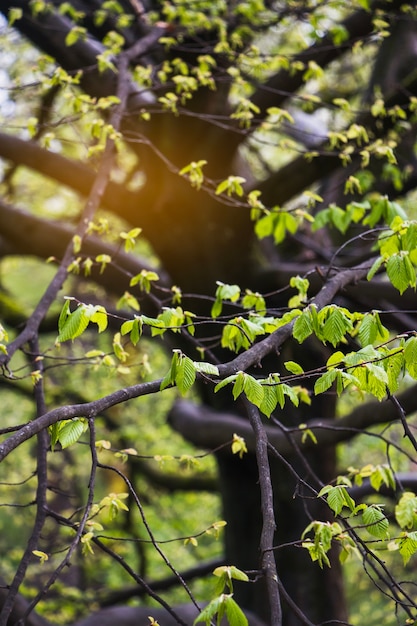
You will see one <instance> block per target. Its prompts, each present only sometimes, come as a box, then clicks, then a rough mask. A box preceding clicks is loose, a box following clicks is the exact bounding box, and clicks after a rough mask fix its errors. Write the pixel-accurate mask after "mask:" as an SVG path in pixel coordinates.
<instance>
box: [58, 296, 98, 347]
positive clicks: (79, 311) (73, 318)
mask: <svg viewBox="0 0 417 626" xmlns="http://www.w3.org/2000/svg"><path fill="white" fill-rule="evenodd" d="M89 322H90V319H89V316H88V314H87V312H86V307H85V305H83V304H80V305H79V306H78V307H77V308H76V309H75V311H74V312H73V313H70V315H69V316H68V317H67V319H66V320H65V322H64V324H63V326H62V329H61V331H60V333H59V335H58V337H57V342H58V343H62V342H63V341H68V340H69V339H75V338H76V337H79V336H80V335H82V334H83V332H84V331H85V329H86V328H87V326H88V324H89Z"/></svg>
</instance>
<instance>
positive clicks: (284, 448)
mask: <svg viewBox="0 0 417 626" xmlns="http://www.w3.org/2000/svg"><path fill="white" fill-rule="evenodd" d="M396 398H397V401H398V402H399V403H400V405H401V407H402V409H403V411H404V413H405V414H406V415H410V414H411V413H414V412H415V411H417V385H414V386H413V387H410V388H409V389H407V390H405V391H403V392H402V393H400V394H398V395H397V396H396ZM397 419H399V417H398V410H397V407H396V406H395V405H394V404H393V403H392V402H390V401H388V400H386V401H384V402H376V401H370V402H367V403H365V404H360V405H359V406H357V407H356V408H355V409H353V411H351V413H349V414H348V415H345V416H344V417H342V418H340V419H338V420H336V421H335V420H320V419H313V420H311V421H309V422H308V424H307V427H308V428H309V429H310V430H311V432H312V433H313V434H314V436H315V437H316V439H317V443H314V442H313V441H312V440H311V439H310V438H307V439H305V433H304V432H303V430H298V429H297V430H295V431H294V430H288V431H287V432H284V431H283V430H279V429H278V428H276V427H274V426H269V425H265V426H264V428H265V432H266V434H267V437H268V441H269V442H270V443H271V444H272V445H273V446H274V448H276V449H277V450H278V452H279V453H280V454H282V455H283V456H291V455H293V454H294V445H297V446H299V447H300V448H301V449H302V450H303V451H304V450H307V449H311V448H313V449H317V447H327V446H331V445H336V444H338V443H341V442H342V441H349V440H350V439H353V438H354V437H356V436H358V435H359V434H361V432H362V431H364V430H365V429H366V428H370V427H372V426H377V425H378V424H386V423H389V422H393V421H394V420H397ZM168 421H169V423H170V424H171V426H172V428H174V430H176V431H178V432H179V433H181V435H182V436H183V437H184V438H185V439H187V441H190V442H191V443H193V444H194V445H195V446H197V447H200V448H201V447H202V448H207V449H214V448H218V447H219V446H221V445H224V444H225V443H227V442H230V441H232V439H233V435H234V434H235V433H236V434H237V435H239V436H240V437H243V438H244V440H245V442H246V446H247V448H248V451H249V452H252V453H254V452H255V438H254V435H253V431H252V428H251V426H250V424H249V423H248V421H247V420H245V419H244V418H242V417H240V416H238V415H237V414H234V413H220V412H218V411H213V410H212V409H209V408H208V407H206V406H199V405H195V404H192V403H191V402H188V401H185V400H179V401H177V402H176V403H175V404H174V405H173V407H172V409H171V411H170V413H169V416H168ZM289 433H290V437H289V436H288V434H289ZM303 439H305V441H303Z"/></svg>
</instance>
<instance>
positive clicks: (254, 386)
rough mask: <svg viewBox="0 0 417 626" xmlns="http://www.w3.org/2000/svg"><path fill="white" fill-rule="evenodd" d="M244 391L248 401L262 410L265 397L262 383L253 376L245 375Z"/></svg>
mask: <svg viewBox="0 0 417 626" xmlns="http://www.w3.org/2000/svg"><path fill="white" fill-rule="evenodd" d="M243 391H244V392H245V395H246V397H247V399H248V400H249V401H250V402H252V404H254V405H255V406H257V407H258V408H260V406H261V404H262V400H263V397H264V388H263V387H262V385H261V383H260V382H259V381H257V380H256V379H255V378H253V376H250V375H249V374H245V378H244V383H243Z"/></svg>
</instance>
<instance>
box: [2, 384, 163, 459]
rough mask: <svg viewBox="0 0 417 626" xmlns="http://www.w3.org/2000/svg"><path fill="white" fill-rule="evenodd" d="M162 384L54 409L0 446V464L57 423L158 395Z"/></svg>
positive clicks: (93, 415) (23, 427) (94, 415)
mask: <svg viewBox="0 0 417 626" xmlns="http://www.w3.org/2000/svg"><path fill="white" fill-rule="evenodd" d="M161 382H162V379H160V380H154V381H152V382H149V383H138V384H137V385H132V386H131V387H125V388H124V389H118V390H117V391H115V392H114V393H111V394H109V395H108V396H105V397H103V398H99V399H98V400H94V401H92V402H85V403H83V404H71V405H66V406H61V407H58V408H56V409H52V410H51V411H48V413H45V414H44V415H41V416H40V417H38V418H37V419H36V420H33V421H32V422H29V423H28V424H25V425H24V426H22V428H20V429H19V430H18V431H17V432H15V433H14V434H13V435H11V436H10V437H8V439H6V440H5V441H3V442H2V443H1V444H0V462H1V461H3V459H5V458H6V456H7V455H8V454H10V452H13V450H15V449H16V448H17V447H18V446H20V444H22V443H23V442H24V441H27V440H28V439H31V437H33V436H34V435H37V434H38V433H39V432H41V430H43V429H45V428H48V427H49V426H52V424H56V422H59V421H61V420H67V419H72V418H73V417H86V418H93V417H96V416H97V415H98V414H99V413H102V412H103V411H105V410H106V409H109V408H110V407H112V406H115V405H116V404H121V403H123V402H127V400H132V399H133V398H139V397H140V396H146V395H148V394H150V393H158V392H159V391H160V388H161Z"/></svg>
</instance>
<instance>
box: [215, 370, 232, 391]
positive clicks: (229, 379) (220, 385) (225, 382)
mask: <svg viewBox="0 0 417 626" xmlns="http://www.w3.org/2000/svg"><path fill="white" fill-rule="evenodd" d="M236 378H237V374H231V375H230V376H227V378H225V379H224V380H221V381H220V382H219V383H217V385H216V386H215V388H214V393H217V392H218V391H220V389H223V387H225V386H226V385H228V384H229V383H232V382H235V380H236Z"/></svg>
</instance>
